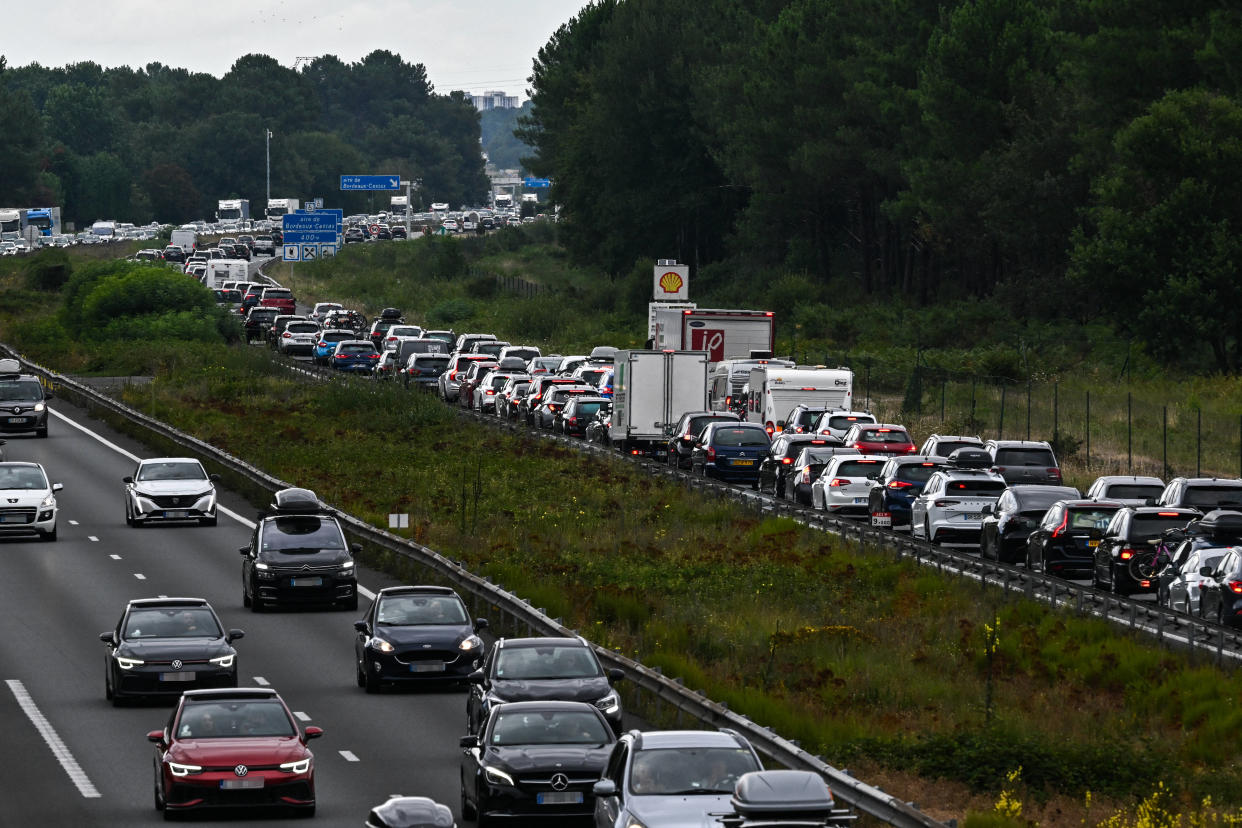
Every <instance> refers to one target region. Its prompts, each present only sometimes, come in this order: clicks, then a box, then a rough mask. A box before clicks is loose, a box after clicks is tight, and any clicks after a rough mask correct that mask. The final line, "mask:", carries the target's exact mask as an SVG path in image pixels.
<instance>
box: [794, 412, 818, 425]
mask: <svg viewBox="0 0 1242 828" xmlns="http://www.w3.org/2000/svg"><path fill="white" fill-rule="evenodd" d="M821 413H822V412H819V411H813V410H812V411H805V410H804V411H799V412H798V415H797V416H796V417H794V418H793V420H792V421H790V423H789V425H791V426H802V427H803V428H810V427H811V426H812V425H813V424H814V423H815V421H816V420H818V419H819V415H820V414H821Z"/></svg>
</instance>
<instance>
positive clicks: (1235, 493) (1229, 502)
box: [1184, 486, 1242, 509]
mask: <svg viewBox="0 0 1242 828" xmlns="http://www.w3.org/2000/svg"><path fill="white" fill-rule="evenodd" d="M1184 505H1186V506H1194V507H1195V508H1198V509H1202V508H1204V507H1208V508H1215V507H1233V506H1242V487H1238V486H1187V487H1186V503H1185V504H1184Z"/></svg>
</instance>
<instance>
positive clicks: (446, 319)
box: [427, 299, 474, 325]
mask: <svg viewBox="0 0 1242 828" xmlns="http://www.w3.org/2000/svg"><path fill="white" fill-rule="evenodd" d="M472 316H474V305H472V304H470V302H469V301H468V300H466V299H445V300H444V301H443V302H441V303H440V304H438V305H436V306H435V307H434V308H432V309H431V310H429V311H427V321H428V322H430V323H432V324H433V325H452V324H453V323H454V322H460V321H461V320H463V319H469V318H470V317H472Z"/></svg>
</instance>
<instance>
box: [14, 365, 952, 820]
mask: <svg viewBox="0 0 1242 828" xmlns="http://www.w3.org/2000/svg"><path fill="white" fill-rule="evenodd" d="M0 351H4V352H6V353H7V354H8V355H10V356H13V357H16V358H18V359H20V360H21V361H22V362H23V363H24V364H26V365H27V366H29V368H30V370H31V372H32V373H34V374H37V375H38V376H40V377H41V378H42V379H44V380H46V381H48V382H51V383H53V384H54V386H55V388H56V390H57V392H58V393H60V394H61V395H66V394H71V395H72V396H73V397H76V398H77V399H78V400H80V401H81V402H83V403H84V404H85V405H86V406H87V407H88V408H91V407H94V408H101V409H103V410H105V411H107V412H109V413H111V414H113V415H115V416H119V417H122V418H124V419H125V420H127V421H128V422H130V423H133V424H136V425H139V426H141V427H142V428H145V429H147V430H149V431H151V432H154V433H155V434H157V435H159V436H160V437H162V438H164V439H166V440H169V441H171V442H173V443H175V444H177V445H179V446H181V447H182V448H184V449H187V450H189V451H190V452H192V453H194V454H197V455H199V456H200V457H202V458H203V459H205V460H208V461H211V462H214V463H216V464H218V465H220V466H222V467H224V468H226V469H228V470H229V471H231V472H232V473H234V474H237V475H240V476H241V477H242V478H244V479H245V480H246V481H248V482H249V483H251V484H252V485H255V486H257V487H260V488H262V489H265V490H268V491H272V492H274V491H277V490H279V489H284V488H288V487H289V486H291V485H293V484H291V483H288V482H286V481H283V480H280V479H279V478H276V477H273V476H271V475H269V474H267V473H266V472H264V471H263V470H261V469H259V468H257V467H255V466H253V465H251V464H249V463H247V462H245V461H244V460H241V459H239V458H237V457H234V456H232V455H231V454H228V453H227V452H224V451H222V450H220V449H218V448H216V447H215V446H212V445H210V444H209V443H206V442H204V441H202V440H199V439H198V438H196V437H193V436H191V435H189V434H185V433H184V432H181V431H179V430H178V429H176V428H173V427H172V426H170V425H168V424H167V423H164V422H161V421H159V420H156V419H155V418H153V417H150V416H148V415H146V414H143V413H142V412H141V411H137V410H136V409H133V408H130V407H129V406H127V405H125V404H124V403H121V402H119V401H118V400H115V399H112V398H111V397H108V396H107V395H104V394H100V393H98V392H97V391H95V390H94V389H92V388H89V387H88V386H86V385H84V384H82V383H79V382H77V381H75V380H72V379H70V378H68V377H65V376H63V375H61V374H58V373H56V372H55V371H51V370H49V369H47V368H44V367H42V366H40V365H37V364H35V363H32V362H30V361H29V360H27V359H25V358H23V357H21V356H20V355H19V354H17V353H16V352H15V351H14V350H13V349H12V348H10V347H8V346H7V345H3V344H0ZM334 511H335V512H336V514H337V515H338V517H339V518H340V520H341V521H342V522H343V523H344V524H345V525H346V526H347V527H348V528H349V530H350V531H351V533H352V534H354V535H355V536H357V537H359V538H362V539H364V540H365V541H366V542H368V543H370V544H373V545H374V546H378V547H380V548H382V549H386V550H388V551H390V552H393V553H396V554H398V555H401V556H403V557H407V558H410V559H412V560H414V561H415V562H416V563H418V564H421V565H423V566H425V567H427V568H428V569H430V570H431V571H432V572H434V573H435V574H436V575H437V576H438V577H440V578H442V579H444V580H446V581H449V582H451V583H453V584H456V585H457V586H459V587H461V588H462V589H463V590H464V591H466V592H467V593H468V594H469V595H470V596H471V598H472V599H474V601H475V603H476V606H477V604H478V602H480V601H481V602H482V603H483V604H485V605H487V606H489V607H492V608H494V609H496V610H497V611H498V612H499V613H500V614H501V618H502V623H501V626H502V628H508V629H517V630H522V629H524V630H525V631H526V632H527V633H528V634H536V633H538V634H543V635H558V636H568V635H576V634H577V632H576V631H575V630H571V629H569V628H567V627H565V626H564V625H562V624H561V623H560V621H559V619H553V618H549V617H548V616H547V615H546V614H545V613H544V611H543V610H542V609H540V608H536V607H532V606H531V604H530V602H529V601H526V600H523V599H521V598H519V597H518V596H516V595H513V594H511V593H509V592H506V591H505V590H504V588H503V586H501V585H498V584H494V583H492V582H491V581H490V580H489V579H486V578H480V577H479V576H477V575H475V574H474V573H472V572H470V571H469V570H468V569H466V568H465V567H464V566H463V565H462V564H460V563H459V562H457V561H454V560H452V559H450V558H448V557H446V556H444V555H441V554H440V553H438V552H436V551H435V550H433V549H430V548H428V547H426V546H423V545H422V544H419V543H416V542H414V541H411V540H407V539H405V538H400V537H397V536H396V535H392V534H390V533H389V532H386V531H384V530H382V529H378V528H376V527H375V526H372V525H371V524H369V523H366V522H365V521H362V520H360V519H358V518H356V517H354V516H352V515H349V514H347V513H345V512H342V511H340V510H339V509H334ZM592 646H594V647H595V650H596V652H597V653H598V655H599V656H600V659H601V661H603V662H604V664H605V665H606V666H608V667H615V668H618V669H620V670H622V671H623V672H624V673H625V676H626V679H627V681H628V682H629V684H630V685H631V687H632V688H633V690H627V691H626V694H627V695H634V696H639V697H640V699H641V696H642V695H643V694H645V695H647V696H651V697H652V700H653V702H654V704H655V705H656V708H657V712H659V709H660V708H661V707H662V706H663V705H668V706H669V708H671V709H672V710H673V711H675V714H676V716H677V719H678V720H680V719H681V717H682V716H683V715H684V716H686V717H688V718H690V719H693V720H695V721H698V722H702V723H703V724H706V725H710V726H712V727H731V728H733V729H735V730H737V731H738V732H739V733H742V734H743V735H745V736H746V738H747V739H749V740H750V741H751V743H752V744H754V746H755V748H756V749H757V750H758V751H759V752H760V753H762V754H764V755H765V756H768V757H769V758H771V759H772V760H773V761H775V762H777V763H779V764H781V765H784V766H786V767H789V768H796V769H799V770H809V771H814V772H817V773H819V774H821V775H822V776H823V777H824V778H825V779H826V780H827V781H828V783H829V785H830V786H831V788H832V791H833V794H834V796H835V797H836V798H837V799H838V800H840V801H841V802H844V803H845V804H847V805H849V806H851V807H852V808H855V809H857V810H858V811H860V812H862V813H864V814H867V815H868V816H871V817H873V818H875V819H878V820H880V821H882V822H884V823H886V824H889V825H893V826H896V827H897V828H945V824H944V823H941V822H938V821H936V820H934V819H932V818H931V817H929V816H927V815H926V814H924V813H922V812H921V811H919V810H918V809H917V808H916V807H914V805H913V804H911V803H908V802H904V801H902V800H901V799H899V798H898V797H895V796H893V795H891V794H888V793H886V792H884V791H882V790H880V789H879V788H876V787H874V786H872V785H868V784H867V783H865V782H862V781H860V780H858V779H855V778H854V777H853V776H851V775H849V774H848V773H847V772H845V771H842V770H839V769H837V768H835V767H833V766H831V765H829V764H828V763H827V762H825V761H824V760H823V759H821V758H819V757H818V756H813V755H812V754H810V753H808V752H807V751H805V750H803V749H802V748H801V747H800V746H799V745H797V744H796V743H795V742H792V741H790V740H788V739H785V738H783V737H781V736H780V735H779V734H777V733H775V732H774V731H773V730H772V729H771V728H768V727H764V726H762V725H760V724H757V723H755V722H753V721H751V720H750V719H748V718H746V717H745V716H743V715H741V714H739V713H736V712H734V711H732V710H729V709H728V707H727V706H725V705H723V704H721V703H719V702H715V701H712V700H711V699H708V698H707V696H706V695H705V694H704V693H702V692H701V691H694V690H691V689H689V688H687V687H686V686H685V685H684V684H683V683H682V682H681V680H680V679H675V678H669V677H667V676H665V675H663V674H662V673H660V672H658V671H656V670H653V669H651V668H649V667H646V666H645V665H643V664H641V663H639V662H637V661H635V660H633V659H630V658H626V657H625V656H623V655H620V654H619V653H616V652H613V651H611V650H608V649H606V648H603V647H600V646H599V645H594V644H593V645H592Z"/></svg>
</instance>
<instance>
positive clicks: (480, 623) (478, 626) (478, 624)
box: [474, 618, 488, 632]
mask: <svg viewBox="0 0 1242 828" xmlns="http://www.w3.org/2000/svg"><path fill="white" fill-rule="evenodd" d="M487 626H488V625H487V619H486V618H476V619H474V631H475V632H478V631H479V630H485V629H487Z"/></svg>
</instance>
